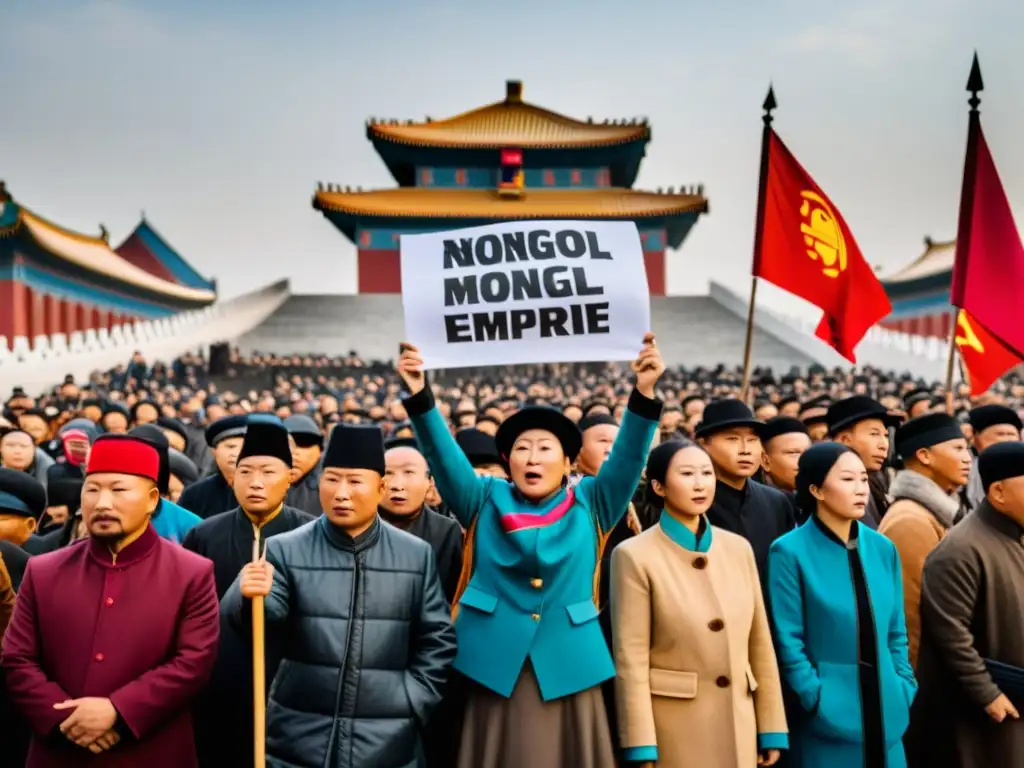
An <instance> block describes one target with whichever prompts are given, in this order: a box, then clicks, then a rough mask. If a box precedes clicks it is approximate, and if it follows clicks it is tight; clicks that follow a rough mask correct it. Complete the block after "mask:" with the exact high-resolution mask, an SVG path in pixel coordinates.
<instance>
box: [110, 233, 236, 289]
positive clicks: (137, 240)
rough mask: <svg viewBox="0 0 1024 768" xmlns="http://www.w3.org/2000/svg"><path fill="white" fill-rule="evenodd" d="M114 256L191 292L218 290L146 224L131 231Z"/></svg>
mask: <svg viewBox="0 0 1024 768" xmlns="http://www.w3.org/2000/svg"><path fill="white" fill-rule="evenodd" d="M114 252H115V253H116V254H117V255H118V256H120V257H121V258H122V259H124V260H125V261H127V262H129V263H130V264H134V265H135V266H137V267H139V268H140V269H143V270H145V271H146V272H149V274H151V275H154V276H155V277H159V278H160V279H162V280H167V281H169V282H172V283H176V284H177V285H184V286H186V287H189V288H198V289H200V290H203V289H207V288H209V289H211V290H216V287H215V284H214V283H213V282H211V281H209V280H207V279H206V278H205V277H203V276H202V275H201V274H199V272H198V271H197V270H196V269H195V267H193V266H192V265H191V264H189V263H188V261H186V260H185V257H184V256H182V255H181V254H180V253H178V252H177V251H176V250H175V249H174V248H172V247H171V245H170V243H168V242H167V240H165V239H164V238H163V236H162V235H161V234H160V233H159V232H157V231H156V229H154V228H153V225H152V224H150V223H149V221H147V220H146V216H145V214H143V216H142V221H140V222H139V224H138V225H137V226H136V227H135V229H133V230H132V231H131V234H129V235H128V237H126V238H125V239H124V242H122V243H121V244H120V245H119V246H117V248H115V249H114Z"/></svg>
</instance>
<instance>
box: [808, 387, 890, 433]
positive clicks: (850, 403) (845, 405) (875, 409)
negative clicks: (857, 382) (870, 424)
mask: <svg viewBox="0 0 1024 768" xmlns="http://www.w3.org/2000/svg"><path fill="white" fill-rule="evenodd" d="M868 419H878V420H879V421H881V422H882V423H883V424H885V426H886V427H895V426H898V425H899V423H900V419H899V417H898V416H893V415H891V414H890V413H889V411H888V410H887V409H886V407H885V406H884V405H882V404H881V403H880V402H878V401H877V400H875V399H874V398H872V397H868V396H867V395H854V396H853V397H844V398H843V399H842V400H838V401H836V402H834V403H832V405H830V406H829V409H828V413H827V414H826V415H825V422H826V423H827V424H828V433H829V434H830V435H832V436H833V437H835V436H836V435H838V434H839V433H840V432H843V431H844V430H847V429H850V428H851V427H854V426H856V425H857V424H859V423H860V422H862V421H867V420H868Z"/></svg>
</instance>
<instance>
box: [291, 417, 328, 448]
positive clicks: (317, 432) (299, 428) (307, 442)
mask: <svg viewBox="0 0 1024 768" xmlns="http://www.w3.org/2000/svg"><path fill="white" fill-rule="evenodd" d="M284 428H285V429H287V430H288V434H290V435H291V436H292V439H293V440H294V441H295V444H296V445H297V446H299V447H301V448H311V447H312V446H314V445H317V446H320V447H321V448H322V447H323V445H324V433H323V432H322V431H321V429H320V426H319V425H318V424H317V423H316V422H315V421H313V419H312V418H311V417H309V416H307V415H306V414H304V413H293V414H292V415H291V416H289V417H288V418H287V419H285V420H284Z"/></svg>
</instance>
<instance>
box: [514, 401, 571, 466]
mask: <svg viewBox="0 0 1024 768" xmlns="http://www.w3.org/2000/svg"><path fill="white" fill-rule="evenodd" d="M530 429H542V430H544V431H545V432H550V433H551V434H553V435H554V436H555V439H556V440H558V442H559V443H561V445H562V452H563V453H564V454H565V456H566V458H568V459H569V461H575V460H576V457H577V456H578V455H579V453H580V448H582V447H583V434H582V433H581V432H580V428H579V427H577V426H576V424H575V423H574V422H573V420H572V419H570V418H569V417H568V416H566V415H565V414H563V413H562V412H561V411H556V410H555V409H554V408H550V407H548V406H546V405H533V406H527V407H526V408H523V409H522V410H520V411H516V412H515V413H513V414H512V415H511V416H509V417H508V418H507V419H505V421H503V422H502V423H501V426H500V427H498V434H496V435H495V436H494V441H495V443H496V444H497V446H498V454H499V455H500V456H501V457H502V458H503V459H504V460H506V461H508V457H509V455H510V454H511V453H512V446H513V445H514V444H515V442H516V438H517V437H519V436H520V435H521V434H523V432H526V431H527V430H530Z"/></svg>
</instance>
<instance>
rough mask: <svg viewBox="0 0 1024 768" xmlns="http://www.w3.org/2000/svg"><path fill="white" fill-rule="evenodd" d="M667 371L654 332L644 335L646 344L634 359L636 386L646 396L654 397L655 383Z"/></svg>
mask: <svg viewBox="0 0 1024 768" xmlns="http://www.w3.org/2000/svg"><path fill="white" fill-rule="evenodd" d="M664 372H665V361H664V360H662V359H661V350H659V349H658V344H657V342H656V341H655V339H654V334H653V333H647V334H646V335H645V336H644V346H643V349H641V350H640V354H639V355H638V356H637V358H636V360H634V361H633V373H635V374H636V388H637V391H639V392H640V394H641V395H643V396H644V397H650V398H653V397H654V385H655V384H657V383H658V379H660V378H661V374H663V373H664Z"/></svg>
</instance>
